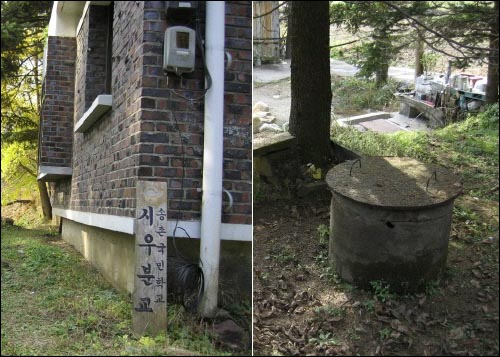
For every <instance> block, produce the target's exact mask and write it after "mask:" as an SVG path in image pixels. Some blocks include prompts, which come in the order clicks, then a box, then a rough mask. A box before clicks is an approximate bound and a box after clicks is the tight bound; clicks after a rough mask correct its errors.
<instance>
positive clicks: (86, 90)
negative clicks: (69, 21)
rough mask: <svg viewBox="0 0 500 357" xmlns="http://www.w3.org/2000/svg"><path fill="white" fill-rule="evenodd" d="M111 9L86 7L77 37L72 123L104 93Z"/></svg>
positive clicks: (105, 92)
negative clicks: (73, 116)
mask: <svg viewBox="0 0 500 357" xmlns="http://www.w3.org/2000/svg"><path fill="white" fill-rule="evenodd" d="M110 11H111V6H98V5H91V6H89V8H88V10H87V13H86V15H85V18H84V21H83V23H82V26H81V28H80V31H79V32H78V34H77V66H76V68H77V69H76V88H77V89H76V96H75V123H76V121H78V120H79V119H80V118H81V117H82V115H83V114H84V113H85V111H86V110H87V109H88V108H89V107H90V106H91V105H92V102H93V101H94V100H95V98H96V97H97V96H98V95H99V94H109V93H107V91H106V58H107V36H108V13H109V12H110Z"/></svg>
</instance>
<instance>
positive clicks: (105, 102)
mask: <svg viewBox="0 0 500 357" xmlns="http://www.w3.org/2000/svg"><path fill="white" fill-rule="evenodd" d="M112 107H113V96H112V95H111V94H100V95H98V96H97V97H96V99H95V100H94V102H93V103H92V105H91V106H90V108H89V109H88V110H87V111H86V112H85V114H83V116H82V117H81V118H80V120H78V122H77V123H76V124H75V129H74V130H73V131H74V132H75V133H84V132H85V131H87V129H88V128H90V127H91V126H92V124H94V123H95V122H96V121H98V120H99V119H100V118H101V117H102V116H103V115H104V114H106V113H107V112H108V111H109V110H110V109H111V108H112Z"/></svg>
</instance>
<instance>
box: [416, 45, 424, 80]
mask: <svg viewBox="0 0 500 357" xmlns="http://www.w3.org/2000/svg"><path fill="white" fill-rule="evenodd" d="M423 55H424V41H422V39H421V38H420V36H418V37H417V41H416V43H415V79H417V78H418V77H420V76H421V75H422V74H424V65H423V64H422V56H423Z"/></svg>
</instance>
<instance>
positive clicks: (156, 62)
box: [139, 1, 252, 224]
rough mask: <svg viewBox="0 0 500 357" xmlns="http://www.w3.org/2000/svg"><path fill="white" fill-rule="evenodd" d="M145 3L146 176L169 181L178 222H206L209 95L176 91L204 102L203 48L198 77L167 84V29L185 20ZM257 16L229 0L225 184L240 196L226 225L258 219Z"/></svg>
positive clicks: (141, 171)
mask: <svg viewBox="0 0 500 357" xmlns="http://www.w3.org/2000/svg"><path fill="white" fill-rule="evenodd" d="M144 6H145V9H144V10H145V11H144V66H143V68H144V69H143V74H144V76H143V77H142V100H141V107H142V113H141V114H142V115H141V132H142V133H141V135H140V137H139V140H140V142H141V147H140V152H141V156H140V160H139V165H140V167H139V177H140V179H161V178H165V179H167V181H168V188H169V192H168V195H169V199H170V202H169V209H170V210H169V212H170V216H171V218H177V217H179V218H181V219H186V220H191V219H199V218H200V208H201V197H202V193H201V192H198V190H197V189H198V188H201V186H202V179H203V178H202V168H203V121H204V112H203V111H204V103H203V98H200V100H198V101H193V102H191V101H187V100H185V99H183V98H182V97H180V96H178V95H176V93H178V94H181V95H182V96H184V97H187V98H199V97H200V96H201V94H202V93H203V89H204V84H205V77H204V70H205V69H204V65H203V62H202V59H201V54H200V50H199V47H197V48H196V51H197V59H196V66H195V72H193V73H188V74H184V75H183V77H184V78H183V80H182V83H181V81H180V79H179V77H178V76H176V75H174V74H169V75H168V81H167V78H166V76H165V75H164V74H163V73H162V61H163V37H164V32H165V29H166V28H167V26H175V25H180V24H182V21H183V18H181V19H180V20H179V22H176V20H177V19H176V17H175V15H174V16H169V17H168V19H166V16H165V11H164V9H163V5H162V2H157V1H146V2H145V5H144ZM200 6H201V8H200V20H201V21H200V22H201V24H202V26H201V31H202V34H203V36H202V37H204V26H203V24H204V22H205V11H204V10H205V9H204V7H205V4H204V3H203V2H201V3H200ZM251 14H252V10H251V3H250V2H245V1H241V2H226V24H227V26H226V34H225V35H226V50H228V51H229V52H230V53H231V56H232V58H233V64H232V67H231V69H229V70H228V71H227V72H226V76H225V96H224V100H225V108H224V109H225V110H224V176H223V180H224V182H223V185H224V188H225V189H227V190H228V191H230V192H231V193H232V195H233V199H234V205H233V208H232V210H231V211H230V212H226V213H224V214H223V222H225V223H245V224H251V222H252V220H251V212H252V206H251V175H252V165H251V155H252V154H251V148H252V142H251V121H250V118H251V102H252V96H251V92H252V89H251V81H252V75H251V74H252V49H251V38H252V27H251ZM172 89H175V93H174V91H172ZM176 122H177V124H176ZM181 140H182V145H181ZM183 169H184V173H183ZM183 174H184V175H185V177H186V179H184V181H183V180H182V176H183ZM225 197H226V196H225V195H224V198H225ZM179 211H182V214H180V215H179V214H178V212H179Z"/></svg>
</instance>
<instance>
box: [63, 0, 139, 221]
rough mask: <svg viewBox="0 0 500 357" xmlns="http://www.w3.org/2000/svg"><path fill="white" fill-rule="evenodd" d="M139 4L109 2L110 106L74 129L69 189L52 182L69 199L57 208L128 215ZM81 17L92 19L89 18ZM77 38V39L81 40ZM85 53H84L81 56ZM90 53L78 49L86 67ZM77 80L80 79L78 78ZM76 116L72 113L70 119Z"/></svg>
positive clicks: (134, 157)
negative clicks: (82, 128) (89, 122)
mask: <svg viewBox="0 0 500 357" xmlns="http://www.w3.org/2000/svg"><path fill="white" fill-rule="evenodd" d="M142 6H143V2H140V1H139V2H128V1H115V2H114V25H113V45H112V78H111V80H112V95H113V109H112V111H111V112H110V113H108V114H107V115H105V116H104V117H102V118H101V119H99V120H98V121H97V122H96V123H95V124H94V125H92V126H91V127H90V128H89V129H88V130H87V131H86V132H85V133H75V134H74V154H73V177H72V183H71V187H70V189H71V192H67V190H68V187H67V186H65V185H63V184H60V185H56V195H57V193H58V192H62V191H64V190H66V194H65V195H66V196H69V195H71V200H70V202H69V204H67V205H64V202H60V204H61V206H62V207H65V208H69V209H74V210H78V211H86V212H94V213H102V214H111V215H118V216H129V217H133V215H134V211H135V184H136V180H137V171H138V168H137V165H138V158H139V157H138V148H139V142H138V141H137V135H136V134H137V133H138V132H139V131H140V123H139V120H138V119H139V109H140V108H139V103H140V101H139V95H140V74H141V73H142V56H141V54H142V52H141V50H140V47H141V43H142V31H143V26H142V21H143V10H142ZM91 8H92V6H91ZM97 8H98V6H97ZM101 8H102V7H101ZM97 10H99V9H97ZM101 12H102V10H101ZM94 13H99V11H97V12H94ZM90 17H91V15H90ZM86 22H88V23H89V24H91V23H92V21H91V20H90V19H89V21H86ZM84 26H86V25H85V24H84V25H83V26H82V29H81V33H85V32H84V31H85V30H84ZM79 36H80V35H79ZM78 40H79V41H82V43H83V40H81V39H78ZM104 40H105V39H103V43H105V41H104ZM85 53H87V56H84V55H85ZM91 53H92V52H88V51H87V52H85V51H81V53H80V51H79V55H81V56H82V57H87V59H85V60H81V61H80V63H82V64H81V66H83V63H85V66H86V67H87V72H89V71H88V69H89V66H88V63H87V60H88V58H89V57H91ZM79 69H80V68H79ZM97 73H99V72H98V71H97ZM97 76H98V74H97ZM82 78H85V77H82ZM80 82H86V81H84V80H83V79H82V80H81V81H80ZM101 91H102V92H101V93H99V91H95V92H94V94H92V95H93V96H94V98H91V97H89V98H88V99H86V101H88V103H89V105H90V104H91V103H92V101H93V100H94V99H95V96H97V95H98V94H104V89H103V87H102V88H101ZM85 93H86V92H85ZM85 95H86V94H85ZM83 97H84V94H83V92H80V93H76V94H75V103H76V102H80V103H82V102H84V101H83V99H82V98H83ZM82 107H83V105H82ZM75 113H76V111H75ZM78 119H79V118H77V117H76V114H75V121H76V120H78Z"/></svg>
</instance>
